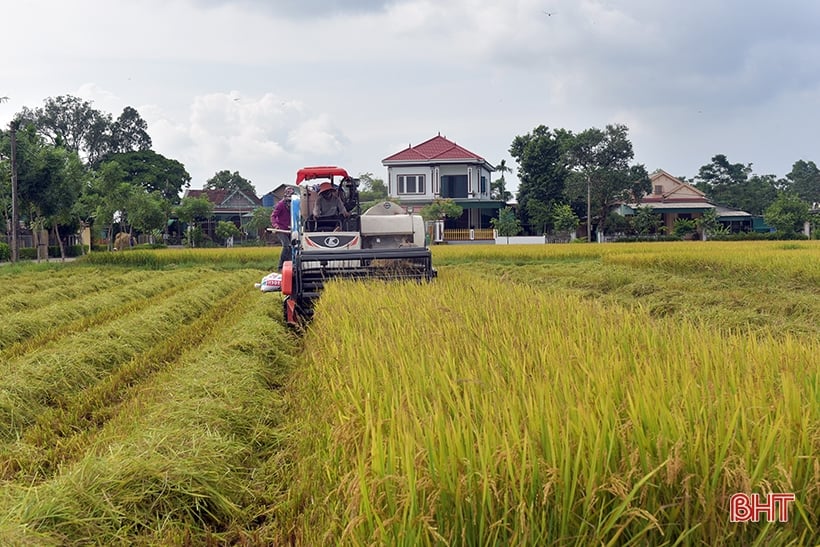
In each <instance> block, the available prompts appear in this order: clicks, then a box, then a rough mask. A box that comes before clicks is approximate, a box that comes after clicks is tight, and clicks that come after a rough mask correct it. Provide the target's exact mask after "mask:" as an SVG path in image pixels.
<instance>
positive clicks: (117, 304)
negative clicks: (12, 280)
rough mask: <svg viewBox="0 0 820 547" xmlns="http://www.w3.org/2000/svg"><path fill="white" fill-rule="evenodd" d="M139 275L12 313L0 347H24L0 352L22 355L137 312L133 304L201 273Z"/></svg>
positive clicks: (179, 285)
mask: <svg viewBox="0 0 820 547" xmlns="http://www.w3.org/2000/svg"><path fill="white" fill-rule="evenodd" d="M134 273H135V274H140V275H137V276H134V277H133V278H129V277H128V276H125V277H123V278H121V279H120V280H119V282H118V284H117V286H114V287H109V288H108V290H102V289H101V288H98V290H100V291H101V292H91V293H82V294H81V295H79V296H77V297H75V298H73V299H71V300H63V299H58V300H57V301H52V302H50V303H47V304H45V305H43V306H42V307H40V308H37V309H32V310H24V311H19V312H16V313H11V314H9V315H7V316H6V317H5V318H4V321H3V330H2V331H0V350H2V349H8V350H11V349H12V348H9V346H11V345H12V344H16V343H20V342H23V343H22V344H21V347H19V348H16V349H15V350H13V351H8V352H6V351H4V352H3V353H0V355H2V356H4V357H6V358H8V357H10V356H13V355H19V354H21V353H20V352H21V351H23V350H24V348H33V347H39V346H41V345H42V344H44V343H49V342H54V341H56V340H57V339H59V338H61V337H63V336H66V335H68V334H71V333H75V332H77V331H78V330H82V329H85V328H88V327H89V326H91V325H94V324H99V323H100V322H102V321H105V320H109V319H113V318H115V317H116V316H117V315H121V314H123V313H125V312H126V311H127V310H130V311H134V309H135V308H134V307H133V306H131V304H132V303H137V306H140V305H144V304H146V303H147V302H148V299H150V298H151V297H153V296H155V295H157V294H159V293H161V292H164V291H171V292H173V291H174V290H179V289H181V288H183V287H184V286H185V285H187V284H189V283H191V282H193V281H194V280H195V279H196V278H197V276H199V275H200V274H199V272H196V271H192V270H179V271H172V272H150V275H145V274H147V273H149V272H134ZM167 296H170V293H169V294H168V295H167Z"/></svg>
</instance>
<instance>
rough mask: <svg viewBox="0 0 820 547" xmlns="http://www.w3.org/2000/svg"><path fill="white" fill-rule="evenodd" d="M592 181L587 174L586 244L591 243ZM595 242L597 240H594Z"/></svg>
mask: <svg viewBox="0 0 820 547" xmlns="http://www.w3.org/2000/svg"><path fill="white" fill-rule="evenodd" d="M591 187H592V181H591V180H590V177H589V173H587V243H592V199H591V198H592V188H591ZM596 241H597V240H596Z"/></svg>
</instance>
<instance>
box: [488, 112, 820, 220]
mask: <svg viewBox="0 0 820 547" xmlns="http://www.w3.org/2000/svg"><path fill="white" fill-rule="evenodd" d="M628 132H629V129H628V127H627V126H625V125H622V124H615V125H607V126H606V127H605V128H604V129H598V128H590V129H587V130H585V131H582V132H579V133H574V132H572V131H570V130H567V129H550V128H548V127H547V126H544V125H539V126H537V127H536V128H534V129H533V130H532V131H531V132H529V133H527V134H525V135H519V136H516V137H515V138H514V139H513V141H512V144H511V146H510V149H509V152H510V155H511V156H512V157H513V158H514V159H515V161H516V162H517V164H518V178H519V182H520V184H519V189H518V194H517V198H518V205H519V206H518V211H517V214H518V216H517V219H516V220H518V223H519V225H524V226H528V227H530V231H532V232H534V233H547V232H549V231H552V230H564V229H568V227H571V226H572V225H573V223H577V222H578V219H585V222H586V224H587V233H588V234H591V233H594V232H595V231H600V232H604V231H608V228H611V227H614V226H616V225H618V224H623V222H624V220H623V218H622V217H620V215H617V214H615V213H614V209H615V207H616V206H617V205H619V204H621V203H638V204H639V203H640V201H641V198H642V197H643V196H644V195H645V194H648V193H650V191H651V187H650V180H649V174H648V172H647V170H646V168H645V166H644V165H643V164H639V163H633V158H634V150H633V147H632V143H631V141H630V139H629V136H628ZM496 170H497V171H499V172H500V173H501V177H500V178H499V179H497V180H496V181H494V182H493V183H492V186H491V187H492V190H493V195H494V197H496V198H498V199H505V200H506V199H508V197H509V192H507V191H506V185H505V180H504V173H505V172H509V171H510V170H509V168H508V167H507V166H506V163H505V162H501V164H499V165H498V166H497V167H496ZM678 178H679V179H681V180H682V181H684V182H688V183H690V184H692V185H693V186H695V187H696V188H698V189H699V190H701V191H702V192H704V193H705V194H706V196H707V198H708V199H709V200H710V201H711V202H712V203H715V204H717V205H723V206H726V207H730V208H735V209H741V210H744V211H746V212H748V213H751V214H752V215H762V216H764V217H765V218H766V221H767V222H768V223H769V225H771V226H773V227H775V228H777V229H778V231H781V230H782V231H787V232H788V231H799V229H800V228H801V227H802V223H803V222H804V221H805V220H807V219H808V218H809V207H810V204H814V203H818V202H820V169H818V167H817V165H816V164H815V163H814V162H812V161H806V160H802V159H801V160H799V161H797V162H795V163H794V165H793V167H792V170H791V171H790V172H789V173H788V174H787V175H786V176H785V177H784V178H778V177H776V176H775V175H759V174H755V173H754V172H753V171H752V164H739V163H730V162H729V161H728V160H727V158H726V156H725V155H723V154H718V155H715V156H714V157H713V158H712V160H711V162H710V163H708V164H706V165H704V166H702V167H701V168H700V170H699V171H698V173H697V175H696V176H694V177H692V178H687V177H686V176H681V177H678ZM572 216H575V217H576V218H575V220H573V218H572ZM643 216H645V215H643ZM642 221H643V222H647V219H646V218H643V219H642ZM649 221H650V222H651V219H650V220H649ZM504 224H505V226H507V227H509V228H510V229H515V228H516V225H515V223H514V222H512V219H511V218H510V217H509V216H508V215H507V216H505V217H504ZM570 229H571V228H570Z"/></svg>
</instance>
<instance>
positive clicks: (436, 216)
mask: <svg viewBox="0 0 820 547" xmlns="http://www.w3.org/2000/svg"><path fill="white" fill-rule="evenodd" d="M463 212H464V208H463V207H462V206H461V205H458V204H457V203H456V202H454V201H453V200H452V199H450V198H438V199H435V200H433V203H431V204H430V205H425V206H424V207H422V208H421V211H420V214H421V216H422V218H423V219H424V220H442V219H444V218H458V217H460V216H461V215H462V213H463Z"/></svg>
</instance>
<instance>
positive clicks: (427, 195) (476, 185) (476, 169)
mask: <svg viewBox="0 0 820 547" xmlns="http://www.w3.org/2000/svg"><path fill="white" fill-rule="evenodd" d="M468 169H472V176H473V180H472V185H473V191H474V192H475V194H474V196H473V198H472V199H490V184H491V182H492V178H491V174H490V171H489V170H487V169H486V168H484V167H482V166H481V165H479V164H464V163H460V164H450V165H448V164H438V165H436V166H429V165H416V166H391V167H388V169H387V174H388V175H387V176H388V188H387V193H388V195H389V196H390V197H392V198H399V199H408V200H433V199H435V198H436V197H437V194H434V192H433V190H434V186H435V187H436V189H438V190H440V189H441V183H440V181H441V177H445V176H451V175H465V174H467V172H468V171H467V170H468ZM402 175H424V193H423V194H399V186H398V177H399V176H402ZM482 176H483V177H484V178H485V180H486V184H485V186H484V192H483V193H481V192H479V190H480V189H481V177H482Z"/></svg>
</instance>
